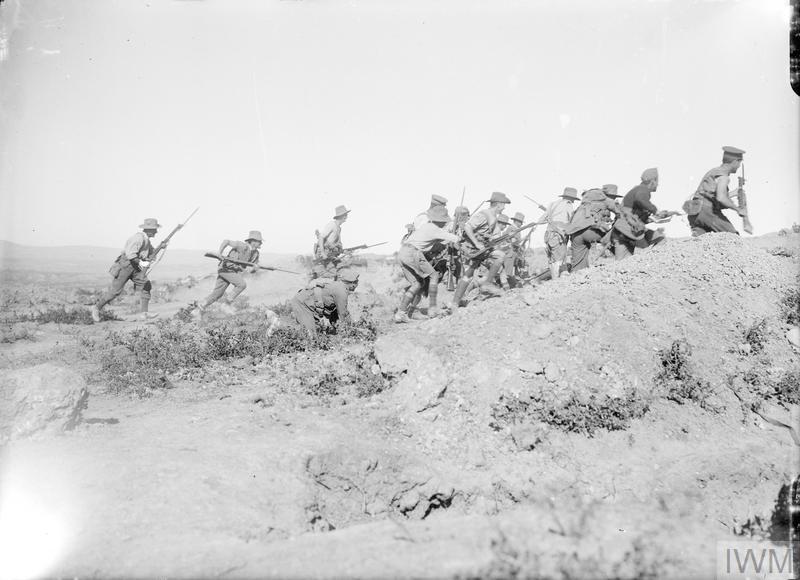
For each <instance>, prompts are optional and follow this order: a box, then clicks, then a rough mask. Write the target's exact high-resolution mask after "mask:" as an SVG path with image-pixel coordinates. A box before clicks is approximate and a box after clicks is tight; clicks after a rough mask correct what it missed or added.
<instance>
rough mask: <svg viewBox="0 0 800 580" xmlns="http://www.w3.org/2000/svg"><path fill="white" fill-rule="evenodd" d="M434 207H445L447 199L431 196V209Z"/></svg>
mask: <svg viewBox="0 0 800 580" xmlns="http://www.w3.org/2000/svg"><path fill="white" fill-rule="evenodd" d="M435 205H447V198H446V197H442V196H441V195H432V196H431V207H433V206H435Z"/></svg>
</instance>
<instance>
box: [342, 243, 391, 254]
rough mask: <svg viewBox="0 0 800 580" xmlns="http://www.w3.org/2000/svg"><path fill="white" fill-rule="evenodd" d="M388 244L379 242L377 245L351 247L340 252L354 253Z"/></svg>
mask: <svg viewBox="0 0 800 580" xmlns="http://www.w3.org/2000/svg"><path fill="white" fill-rule="evenodd" d="M388 243H389V242H380V243H378V244H370V245H367V244H361V245H360V246H352V247H350V248H342V252H355V251H356V250H366V249H367V248H374V247H375V246H382V245H383V244H388Z"/></svg>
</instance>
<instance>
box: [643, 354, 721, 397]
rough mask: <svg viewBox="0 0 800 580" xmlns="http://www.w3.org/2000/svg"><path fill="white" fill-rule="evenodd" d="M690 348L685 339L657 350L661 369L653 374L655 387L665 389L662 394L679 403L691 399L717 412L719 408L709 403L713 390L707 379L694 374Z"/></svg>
mask: <svg viewBox="0 0 800 580" xmlns="http://www.w3.org/2000/svg"><path fill="white" fill-rule="evenodd" d="M691 354H692V349H691V347H690V346H689V343H687V342H686V341H685V340H676V341H673V343H672V345H671V346H670V347H669V348H668V349H662V350H660V351H659V352H658V356H659V359H660V361H661V371H659V373H658V374H657V375H656V376H655V378H654V382H655V384H656V386H657V387H659V388H660V389H663V390H664V391H665V394H664V396H665V397H666V398H667V399H669V400H670V401H675V402H676V403H678V404H679V405H683V404H685V403H686V402H687V401H693V402H695V403H697V404H698V405H700V407H701V408H703V409H705V410H707V411H714V412H717V411H719V409H718V408H717V407H715V406H714V405H713V404H712V403H711V400H710V398H711V396H712V395H714V393H715V391H714V389H713V387H712V386H711V383H709V382H708V381H703V380H701V379H699V378H697V377H696V376H694V373H693V370H692V366H691V363H690V361H689V359H690V357H691Z"/></svg>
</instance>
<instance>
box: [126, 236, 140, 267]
mask: <svg viewBox="0 0 800 580" xmlns="http://www.w3.org/2000/svg"><path fill="white" fill-rule="evenodd" d="M142 235H143V234H142V233H140V232H137V233H135V234H133V235H132V236H131V237H130V238H128V241H127V242H125V257H126V258H127V259H128V260H133V259H134V258H139V257H140V256H139V252H141V251H142V249H143V248H142V246H143V244H142Z"/></svg>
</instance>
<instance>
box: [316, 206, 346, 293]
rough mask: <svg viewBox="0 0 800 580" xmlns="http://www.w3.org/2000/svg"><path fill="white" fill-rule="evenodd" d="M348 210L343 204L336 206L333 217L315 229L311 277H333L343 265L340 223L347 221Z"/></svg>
mask: <svg viewBox="0 0 800 580" xmlns="http://www.w3.org/2000/svg"><path fill="white" fill-rule="evenodd" d="M349 214H350V210H349V209H347V208H346V207H345V206H343V205H340V206H337V207H336V211H335V212H334V214H333V219H332V220H331V221H329V222H328V223H327V224H325V227H323V228H322V230H317V231H316V232H315V233H316V234H317V241H316V243H315V244H314V266H313V267H312V269H311V278H312V279H313V278H326V277H328V278H335V277H336V274H337V272H338V270H339V268H341V267H343V264H342V263H341V258H340V256H341V255H342V250H343V245H342V224H344V222H346V221H347V216H348V215H349Z"/></svg>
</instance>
